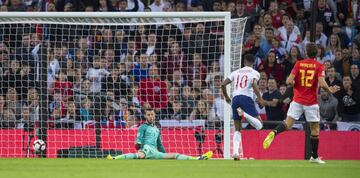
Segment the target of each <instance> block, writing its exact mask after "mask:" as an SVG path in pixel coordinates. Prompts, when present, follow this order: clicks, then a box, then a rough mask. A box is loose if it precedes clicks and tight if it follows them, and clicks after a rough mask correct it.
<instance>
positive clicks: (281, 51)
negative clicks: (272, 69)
mask: <svg viewBox="0 0 360 178" xmlns="http://www.w3.org/2000/svg"><path fill="white" fill-rule="evenodd" d="M271 44H272V49H271V50H273V51H275V53H276V56H277V63H278V64H282V63H283V62H284V59H285V57H286V56H287V55H288V54H287V52H286V50H285V48H283V47H282V46H281V45H280V41H279V40H278V39H277V38H273V40H272V42H271Z"/></svg>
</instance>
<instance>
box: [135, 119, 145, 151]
mask: <svg viewBox="0 0 360 178" xmlns="http://www.w3.org/2000/svg"><path fill="white" fill-rule="evenodd" d="M145 130H146V128H145V127H144V125H143V126H141V127H140V128H139V130H138V133H137V136H136V143H135V148H136V150H139V149H140V148H141V147H142V145H143V138H144V134H145Z"/></svg>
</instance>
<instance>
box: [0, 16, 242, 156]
mask: <svg viewBox="0 0 360 178" xmlns="http://www.w3.org/2000/svg"><path fill="white" fill-rule="evenodd" d="M245 23H246V19H236V20H233V21H231V19H230V13H228V12H163V13H157V12H153V13H128V12H126V13H119V12H114V13H112V12H111V13H110V12H109V13H104V12H101V13H100V12H94V13H78V12H74V13H43V12H41V13H40V12H36V13H16V12H11V13H0V24H1V25H0V32H1V33H0V80H1V81H0V82H1V91H0V92H1V93H0V94H1V96H0V111H1V117H0V157H50V158H55V157H104V156H106V155H107V154H121V153H129V152H136V149H135V146H134V144H135V139H136V136H137V130H138V128H139V126H140V125H141V124H143V123H145V122H146V119H145V118H144V108H149V107H150V108H153V109H155V111H156V122H155V124H156V125H157V127H159V128H161V134H162V141H163V144H164V147H165V149H166V151H167V152H178V153H182V154H188V155H193V156H197V155H200V154H202V153H204V152H206V151H208V150H213V151H214V153H215V155H214V157H216V158H225V159H229V158H230V149H231V148H230V134H231V131H230V128H231V122H230V121H231V114H230V113H231V110H230V106H229V105H227V104H226V103H225V101H224V100H223V98H222V95H221V91H220V85H221V82H222V80H223V78H224V76H227V75H228V74H229V73H230V72H231V71H232V70H233V69H235V68H237V67H239V66H240V64H241V48H242V41H243V30H244V26H245ZM35 140H36V142H34V141H35ZM39 140H40V141H39ZM41 141H43V142H41ZM39 143H41V144H40V145H39ZM44 143H45V145H44ZM34 144H36V145H34ZM39 148H41V149H39Z"/></svg>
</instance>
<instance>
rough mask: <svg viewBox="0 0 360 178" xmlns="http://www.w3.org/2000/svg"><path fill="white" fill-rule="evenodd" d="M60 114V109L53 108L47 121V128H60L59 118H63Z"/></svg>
mask: <svg viewBox="0 0 360 178" xmlns="http://www.w3.org/2000/svg"><path fill="white" fill-rule="evenodd" d="M61 112H62V111H61V109H60V108H55V109H54V110H52V111H51V112H50V116H49V117H48V120H47V124H48V128H50V129H52V128H61V118H62V116H63V115H62V113H61Z"/></svg>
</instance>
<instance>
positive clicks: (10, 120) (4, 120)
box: [0, 108, 16, 129]
mask: <svg viewBox="0 0 360 178" xmlns="http://www.w3.org/2000/svg"><path fill="white" fill-rule="evenodd" d="M0 121H1V128H8V129H11V128H16V117H15V112H14V110H13V109H10V108H4V111H3V115H2V116H0Z"/></svg>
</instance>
